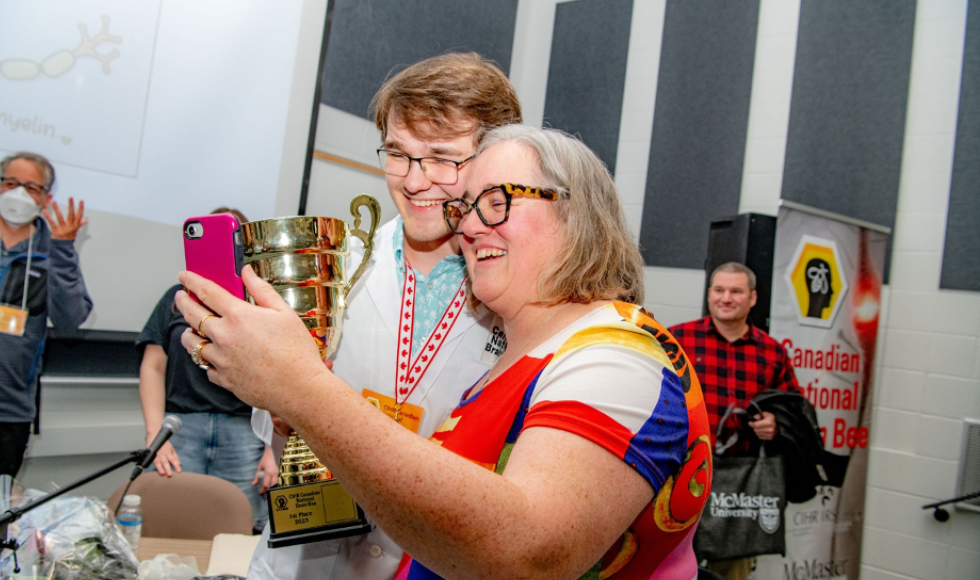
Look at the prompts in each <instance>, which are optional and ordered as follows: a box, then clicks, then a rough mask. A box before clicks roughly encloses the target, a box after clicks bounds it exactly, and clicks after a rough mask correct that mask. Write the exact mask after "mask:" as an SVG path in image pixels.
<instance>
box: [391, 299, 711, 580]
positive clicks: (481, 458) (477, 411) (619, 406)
mask: <svg viewBox="0 0 980 580" xmlns="http://www.w3.org/2000/svg"><path fill="white" fill-rule="evenodd" d="M529 427H547V428H551V429H558V430H562V431H567V432H569V433H574V434H575V435H578V436H579V437H582V438H584V439H587V440H589V441H592V442H594V443H596V444H597V445H599V446H601V447H603V448H604V449H606V450H607V451H609V452H610V453H613V454H614V455H616V456H617V457H619V458H620V459H622V460H623V461H625V462H627V463H628V464H629V465H630V466H632V467H633V468H634V469H635V470H636V471H637V473H639V474H640V475H641V476H643V478H644V479H646V481H647V482H648V483H649V484H650V486H651V487H652V488H653V492H654V497H653V500H652V501H651V502H650V504H649V505H648V506H647V507H646V509H644V510H643V511H642V512H641V513H640V514H639V515H638V516H637V517H636V519H635V520H634V522H633V524H632V525H631V526H630V527H629V528H628V529H627V530H626V531H625V532H624V533H623V535H622V537H621V538H620V540H619V541H617V542H616V543H615V544H614V545H613V547H612V548H611V549H610V550H609V551H608V552H607V553H606V555H605V557H603V558H602V559H601V560H599V561H598V562H596V564H595V566H594V567H593V568H592V569H591V570H590V571H589V573H588V574H586V575H585V576H583V578H599V577H600V574H601V575H602V577H608V576H609V575H610V574H612V573H615V574H616V576H615V578H616V579H619V580H632V579H639V578H642V579H650V578H694V577H695V576H696V575H697V562H696V561H695V557H694V552H693V549H692V548H691V540H692V536H693V533H694V530H695V528H696V527H697V526H696V523H697V521H698V519H699V518H700V515H701V510H702V508H703V507H704V505H705V503H706V501H707V499H708V497H709V495H710V484H709V482H710V477H711V459H710V452H709V447H708V418H707V414H706V413H705V410H704V402H703V399H702V396H701V388H700V386H699V385H698V381H697V377H696V376H694V374H693V373H692V372H691V369H690V367H689V366H688V364H687V360H686V358H685V356H684V353H683V351H682V350H681V349H680V347H679V346H678V345H677V343H676V342H675V341H674V339H673V337H671V336H670V334H668V333H667V331H666V330H665V329H664V328H663V327H662V326H660V325H659V324H658V323H657V322H655V321H654V320H653V318H652V317H651V316H650V315H649V314H648V313H647V312H646V311H644V310H643V309H641V308H639V307H638V306H634V305H631V304H625V303H613V304H609V305H607V306H603V307H600V308H598V309H596V310H594V311H593V312H592V313H590V314H589V315H587V316H585V317H583V318H582V319H580V320H579V321H577V322H575V323H573V324H572V325H571V326H569V327H568V328H566V329H565V330H563V331H562V332H561V333H559V334H557V335H556V336H554V337H552V338H551V339H549V340H548V341H547V342H546V343H544V344H543V345H541V346H540V347H538V348H536V349H534V350H533V351H532V352H531V353H529V354H528V355H526V356H525V357H523V358H522V359H520V360H519V361H518V362H517V363H515V364H514V365H513V366H511V367H510V368H509V369H507V371H505V372H504V373H503V374H502V375H501V376H500V377H498V378H497V379H495V380H494V381H492V382H491V383H490V384H488V385H487V386H486V387H485V388H484V389H483V390H481V391H479V392H477V393H476V394H473V395H470V394H469V393H466V394H465V395H464V398H463V401H462V402H461V403H460V405H459V407H457V408H456V410H455V411H453V413H452V414H451V415H450V416H449V418H448V419H446V421H445V422H444V423H443V425H442V427H440V428H439V429H438V430H437V431H436V432H435V434H433V436H432V437H431V438H430V440H431V441H433V442H435V443H437V444H439V445H442V446H443V447H445V448H446V449H449V450H451V451H453V452H454V453H456V454H458V455H461V456H462V457H465V458H467V459H469V460H470V461H472V462H474V463H476V464H477V465H480V466H482V467H485V468H486V469H490V470H494V471H496V472H497V473H503V472H504V470H505V467H506V462H507V458H509V457H510V450H511V448H512V447H513V446H514V444H515V442H516V441H517V439H518V437H519V436H520V433H521V432H522V431H523V429H527V428H529ZM396 578H398V579H399V580H418V579H423V578H425V579H428V578H437V576H435V574H433V573H432V572H431V571H430V570H428V569H427V568H425V566H423V565H422V564H421V563H419V562H415V561H412V560H410V559H408V558H406V561H404V562H403V566H402V567H401V569H400V570H399V574H398V575H397V576H396Z"/></svg>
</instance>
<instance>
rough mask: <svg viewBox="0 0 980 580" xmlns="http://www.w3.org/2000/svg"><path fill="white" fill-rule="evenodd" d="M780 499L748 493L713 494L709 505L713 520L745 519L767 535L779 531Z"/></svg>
mask: <svg viewBox="0 0 980 580" xmlns="http://www.w3.org/2000/svg"><path fill="white" fill-rule="evenodd" d="M779 502H780V499H779V498H778V497H773V496H768V495H749V494H747V493H715V492H711V502H710V503H709V504H708V509H709V510H710V513H711V517H713V518H745V519H750V520H754V521H756V522H757V523H758V524H759V527H760V528H762V529H763V530H764V531H765V532H766V533H767V534H773V533H776V530H778V529H779V522H780V519H781V518H780V514H781V513H782V509H781V508H780V507H779Z"/></svg>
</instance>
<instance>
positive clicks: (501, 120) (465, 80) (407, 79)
mask: <svg viewBox="0 0 980 580" xmlns="http://www.w3.org/2000/svg"><path fill="white" fill-rule="evenodd" d="M371 109H373V110H374V123H375V125H377V127H378V130H379V131H381V139H382V141H383V140H384V139H385V138H386V137H387V136H388V123H389V122H390V119H391V117H392V116H393V115H397V117H398V118H399V119H400V120H401V122H403V123H405V126H406V127H407V129H408V130H409V132H411V133H412V134H413V135H414V136H416V137H418V138H419V139H433V138H445V137H458V136H461V135H465V134H467V133H469V132H470V131H473V130H474V129H475V130H476V135H475V136H476V141H477V142H479V141H480V139H481V138H482V137H483V134H484V132H486V130H488V129H492V128H494V127H499V126H501V125H507V124H510V123H520V122H521V104H520V103H519V102H518V100H517V93H516V92H515V91H514V87H513V86H512V85H511V84H510V81H509V80H508V79H507V76H506V75H505V74H504V73H503V71H501V70H500V68H498V67H497V65H495V64H494V63H493V62H492V61H489V60H487V59H485V58H483V57H482V56H480V55H479V54H476V53H475V52H469V53H448V54H443V55H440V56H434V57H432V58H427V59H425V60H423V61H420V62H417V63H415V64H413V65H412V66H410V67H408V68H406V69H405V70H403V71H401V72H400V73H398V74H396V75H395V76H392V77H389V78H388V80H386V81H385V83H384V85H382V86H381V88H380V89H378V92H377V94H375V95H374V98H373V99H372V100H371Z"/></svg>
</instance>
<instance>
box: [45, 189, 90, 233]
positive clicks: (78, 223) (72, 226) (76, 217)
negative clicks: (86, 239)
mask: <svg viewBox="0 0 980 580" xmlns="http://www.w3.org/2000/svg"><path fill="white" fill-rule="evenodd" d="M51 207H52V208H54V217H51V212H49V211H48V208H44V219H46V220H48V226H49V227H50V228H51V237H52V238H53V239H55V240H74V239H75V236H76V235H78V230H79V229H80V228H81V227H82V226H84V225H85V224H87V223H88V220H87V219H85V202H84V201H81V200H79V201H78V212H77V213H76V212H75V198H72V197H69V198H68V217H67V218H65V217H64V216H62V215H61V208H59V207H58V202H56V201H53V202H51Z"/></svg>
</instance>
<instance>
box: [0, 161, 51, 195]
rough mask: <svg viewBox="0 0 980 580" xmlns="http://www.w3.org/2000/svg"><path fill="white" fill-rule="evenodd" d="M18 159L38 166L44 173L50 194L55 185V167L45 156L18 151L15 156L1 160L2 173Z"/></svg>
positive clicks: (0, 168) (45, 185)
mask: <svg viewBox="0 0 980 580" xmlns="http://www.w3.org/2000/svg"><path fill="white" fill-rule="evenodd" d="M18 159H23V160H24V161H30V162H31V163H33V164H34V165H37V166H38V168H40V169H41V172H42V173H44V181H45V183H44V187H47V188H48V193H51V186H53V185H54V166H53V165H51V162H50V161H48V158H47V157H45V156H44V155H38V154H37V153H31V152H29V151H18V152H17V153H14V154H13V155H8V156H7V157H4V158H3V160H0V172H2V173H6V172H7V167H8V166H9V165H10V164H11V162H13V161H16V160H18Z"/></svg>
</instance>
